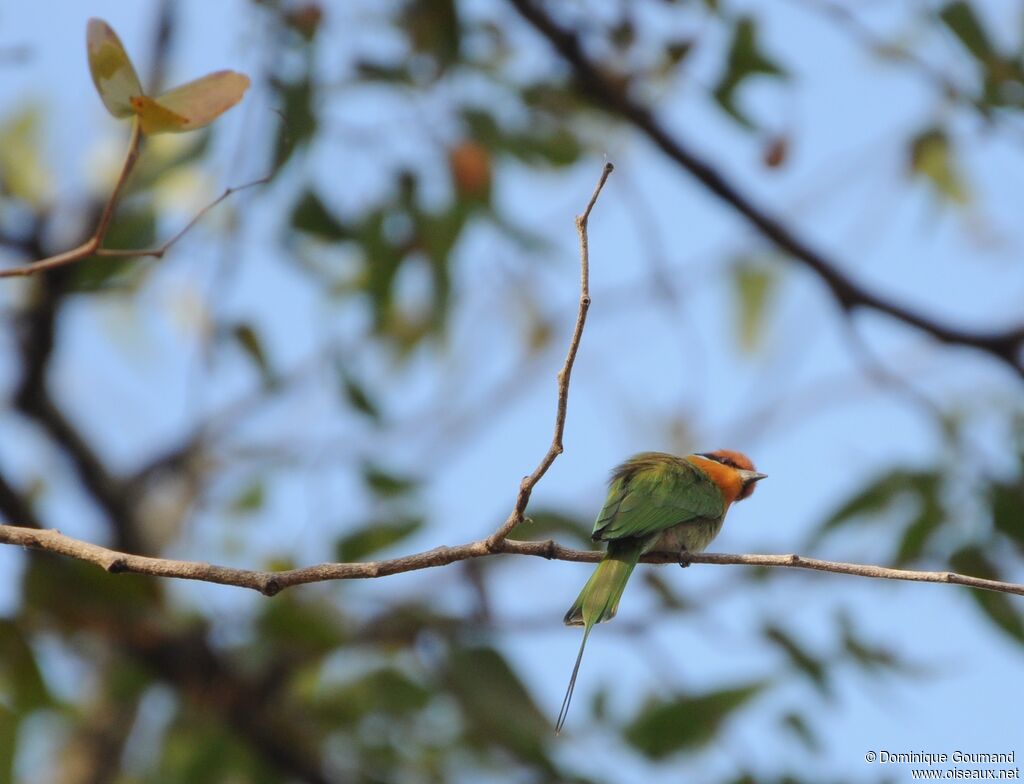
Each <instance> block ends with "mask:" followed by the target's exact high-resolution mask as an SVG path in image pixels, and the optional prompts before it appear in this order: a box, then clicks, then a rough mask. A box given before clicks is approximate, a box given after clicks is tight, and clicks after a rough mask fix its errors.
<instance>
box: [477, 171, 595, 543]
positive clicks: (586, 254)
mask: <svg viewBox="0 0 1024 784" xmlns="http://www.w3.org/2000/svg"><path fill="white" fill-rule="evenodd" d="M614 169H615V167H614V166H613V165H612V164H610V163H606V164H605V165H604V169H603V170H602V171H601V177H600V178H599V179H598V181H597V186H596V187H595V188H594V192H593V194H591V196H590V201H588V202H587V206H586V208H585V209H584V210H583V214H581V215H577V216H576V233H577V234H578V235H579V240H580V306H579V310H578V311H577V313H576V326H575V328H574V329H573V331H572V338H571V339H570V340H569V351H568V353H567V354H566V356H565V364H564V365H562V369H561V370H560V371H558V403H557V406H556V410H555V432H554V435H553V436H552V438H551V446H549V447H548V451H547V453H546V454H545V455H544V457H543V458H541V461H540V463H538V464H537V467H536V468H535V469H533V473H532V474H530V475H529V476H524V477H523V480H522V482H520V483H519V494H518V495H517V496H516V504H515V506H514V507H513V508H512V512H511V514H509V516H508V518H506V520H505V522H504V523H502V524H501V526H500V527H499V528H498V530H497V531H495V532H494V533H493V534H491V535H490V536H489V537H488V538H487V540H486V541H485V543H484V544H485V546H486V547H487V550H488V552H492V553H493V552H498V551H499V548H500V547H501V545H502V543H503V542H504V541H505V537H507V536H508V535H509V534H510V533H511V532H512V529H513V528H515V527H516V526H517V525H519V524H520V523H521V522H523V520H524V519H525V517H524V514H525V512H526V505H527V504H528V503H529V502H530V494H531V493H532V492H533V488H534V487H536V485H537V482H539V481H540V480H541V477H542V476H544V474H545V473H547V470H548V469H549V468H550V467H551V464H552V463H554V462H555V458H556V457H558V456H559V455H560V454H562V451H563V446H562V434H563V433H564V432H565V414H566V410H567V408H568V405H569V378H570V376H571V375H572V366H573V363H574V362H575V361H576V352H577V351H579V347H580V339H581V338H582V337H583V327H584V325H585V324H586V322H587V311H589V310H590V245H589V243H588V240H587V221H589V220H590V213H591V211H592V210H593V209H594V205H595V204H597V199H598V197H599V196H600V195H601V190H602V188H604V184H605V182H606V181H607V180H608V175H610V174H611V173H612V171H613V170H614Z"/></svg>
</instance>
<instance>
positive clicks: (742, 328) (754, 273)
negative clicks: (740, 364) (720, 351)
mask: <svg viewBox="0 0 1024 784" xmlns="http://www.w3.org/2000/svg"><path fill="white" fill-rule="evenodd" d="M732 273H733V293H734V301H735V308H736V315H737V325H738V329H739V343H740V348H741V349H742V350H743V351H746V352H752V351H754V350H756V349H757V347H758V344H759V343H760V341H761V336H762V334H763V332H764V324H765V321H766V316H767V313H768V307H769V305H770V303H771V300H772V297H773V295H774V294H775V288H776V284H777V283H778V267H777V265H775V264H772V263H769V262H765V261H755V260H752V259H744V260H741V261H740V263H739V264H736V265H735V266H733V268H732Z"/></svg>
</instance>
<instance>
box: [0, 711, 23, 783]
mask: <svg viewBox="0 0 1024 784" xmlns="http://www.w3.org/2000/svg"><path fill="white" fill-rule="evenodd" d="M20 719H21V717H20V716H18V715H17V714H16V713H15V712H14V711H12V710H11V709H10V708H8V707H7V706H6V705H4V704H3V703H2V702H0V782H2V784H10V783H11V782H13V781H14V755H15V752H16V751H17V749H18V724H19V723H20Z"/></svg>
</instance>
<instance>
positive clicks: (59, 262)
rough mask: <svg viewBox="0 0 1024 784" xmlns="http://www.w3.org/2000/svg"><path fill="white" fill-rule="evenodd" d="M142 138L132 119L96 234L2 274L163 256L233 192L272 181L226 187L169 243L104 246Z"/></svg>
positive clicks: (18, 274) (16, 275)
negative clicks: (90, 260)
mask: <svg viewBox="0 0 1024 784" xmlns="http://www.w3.org/2000/svg"><path fill="white" fill-rule="evenodd" d="M141 138H142V134H141V131H140V130H139V123H138V122H134V123H132V135H131V139H130V140H129V143H128V153H127V155H126V156H125V159H124V163H123V164H122V166H121V174H120V175H119V176H118V178H117V184H116V185H115V186H114V190H113V191H112V192H111V194H110V198H108V199H107V203H106V204H105V205H104V207H103V213H102V214H101V215H100V220H99V223H98V225H97V226H96V231H94V232H93V234H92V236H91V237H89V239H87V240H86V241H85V242H83V243H82V244H81V245H78V246H77V247H74V248H72V249H71V250H66V251H64V252H62V253H58V254H56V255H54V256H48V257H47V258H45V259H40V260H39V261H33V262H31V263H29V264H25V265H22V266H20V267H13V268H11V269H5V270H0V278H20V277H25V276H27V275H34V274H35V273H37V272H44V271H46V270H51V269H54V268H55V267H63V266H64V265H66V264H71V263H73V262H76V261H81V260H82V259H85V258H88V257H89V256H98V257H102V258H111V259H116V258H134V257H138V256H150V257H152V258H157V259H160V258H163V256H164V254H166V253H167V251H168V250H170V248H171V246H172V245H174V244H175V243H176V242H178V241H179V240H180V239H181V238H182V237H184V236H185V234H187V233H188V232H189V231H190V230H191V229H192V227H193V226H195V225H196V224H197V223H198V222H199V221H200V220H201V219H202V218H203V217H204V216H205V215H206V213H208V212H209V211H210V210H212V209H213V208H214V207H216V206H217V205H218V204H220V203H221V202H222V201H224V200H225V199H226V198H228V197H229V196H231V195H232V194H233V193H237V192H238V191H244V190H246V189H247V188H254V187H255V186H257V185H265V184H266V183H268V182H270V178H271V176H272V175H269V174H268V175H266V176H264V177H260V178H259V179H258V180H252V181H251V182H247V183H245V184H243V185H234V186H231V187H230V188H225V190H224V192H223V193H222V194H221V195H220V196H218V197H217V198H216V199H214V200H213V201H211V202H210V203H209V204H207V205H206V206H205V207H203V208H202V209H201V210H199V212H197V213H196V214H195V216H194V217H193V218H192V220H190V221H189V222H188V223H187V224H185V227H184V228H183V229H181V230H180V231H179V232H178V233H177V234H175V235H174V236H172V237H171V238H170V239H169V240H167V241H166V242H165V243H163V244H162V245H160V246H159V247H156V248H104V247H103V240H104V239H106V236H107V232H108V231H109V229H110V222H111V220H112V219H113V216H114V209H115V208H116V207H117V203H118V201H119V200H120V198H121V194H122V192H123V191H124V186H125V182H126V181H127V180H128V175H129V174H131V171H132V169H133V168H134V167H135V162H136V161H137V160H138V157H139V144H140V141H141Z"/></svg>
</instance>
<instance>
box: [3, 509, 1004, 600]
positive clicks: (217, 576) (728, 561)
mask: <svg viewBox="0 0 1024 784" xmlns="http://www.w3.org/2000/svg"><path fill="white" fill-rule="evenodd" d="M0 544H11V545H18V546H21V547H28V548H30V549H33V550H43V551H46V552H50V553H56V554H58V555H66V556H68V557H69V558H75V559H77V560H79V561H86V562H88V563H92V564H96V565H97V566H99V567H101V568H103V569H105V570H106V571H108V572H111V573H114V574H120V573H130V574H148V575H152V576H154V577H174V578H178V579H181V580H197V581H199V582H207V583H217V584H219V585H234V586H237V587H239V588H251V589H252V590H254V591H259V592H260V593H262V594H264V595H265V596H273V595H274V594H277V593H279V592H281V591H283V590H284V589H285V588H291V587H293V586H296V585H306V584H308V583H320V582H327V581H331V580H364V579H372V578H376V577H387V576H389V575H392V574H401V573H402V572H414V571H419V570H421V569H432V568H434V567H438V566H447V565H448V564H450V563H455V562H456V561H467V560H469V559H471V558H486V557H488V556H492V555H497V554H505V555H532V556H539V557H541V558H547V559H548V560H554V561H574V562H578V563H597V562H598V561H600V560H601V559H602V558H603V557H604V553H603V552H602V551H600V550H573V549H571V548H569V547H563V546H562V545H560V544H558V543H557V542H555V541H554V540H552V539H548V540H545V541H537V542H523V541H519V540H515V539H503V540H501V541H500V542H499V543H498V544H497V545H494V546H493V547H492V545H491V544H490V541H489V540H487V539H479V540H477V541H475V542H467V543H466V544H460V545H456V546H454V547H444V546H442V547H435V548H433V549H432V550H424V551H423V552H419V553H413V554H412V555H403V556H400V557H398V558H390V559H387V560H383V561H367V562H364V563H324V564H317V565H315V566H306V567H303V568H301V569H287V570H285V571H280V572H269V571H259V570H256V569H236V568H233V567H230V566H218V565H216V564H209V563H203V562H200V561H176V560H172V559H169V558H150V557H147V556H142V555H131V554H129V553H122V552H118V551H116V550H111V549H108V548H106V547H100V546H99V545H95V544H90V543H89V542H83V541H80V540H78V539H73V538H72V537H70V536H65V535H64V534H62V533H61V532H60V531H57V530H56V529H52V528H49V529H41V530H40V529H35V528H23V527H20V526H14V525H0ZM680 558H682V562H683V563H686V564H690V563H704V564H717V565H740V566H773V567H788V568H795V569H811V570H813V571H818V572H833V573H835V574H849V575H853V576H856V577H869V578H874V579H881V580H908V581H911V582H924V583H950V584H953V585H964V586H967V587H968V588H980V589H982V590H986V591H995V592H998V593H1009V594H1016V595H1017V596H1024V585H1019V584H1016V583H1006V582H1001V581H999V580H987V579H984V578H981V577H972V576H971V575H966V574H957V573H956V572H922V571H912V570H909V569H891V568H889V567H886V566H874V565H870V564H853V563H842V562H838V561H822V560H819V559H817V558H807V557H805V556H802V555H794V554H790V555H729V554H725V553H691V554H684V555H683V556H682V557H680V556H679V555H676V554H669V553H650V554H648V555H645V556H644V557H643V558H641V559H640V560H641V561H643V562H644V563H657V564H666V563H673V564H674V563H679V562H680Z"/></svg>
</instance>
